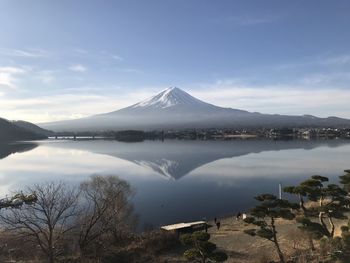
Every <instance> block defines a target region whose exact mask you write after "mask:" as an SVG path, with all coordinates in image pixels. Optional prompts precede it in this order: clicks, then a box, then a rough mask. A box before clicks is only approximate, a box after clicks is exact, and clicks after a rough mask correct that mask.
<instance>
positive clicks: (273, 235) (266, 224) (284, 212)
mask: <svg viewBox="0 0 350 263" xmlns="http://www.w3.org/2000/svg"><path fill="white" fill-rule="evenodd" d="M255 199H256V200H258V201H259V202H260V204H259V205H257V206H256V207H254V208H253V209H252V210H251V211H250V215H251V216H250V217H247V218H246V219H245V220H244V221H245V222H246V223H249V224H253V225H256V226H258V229H249V230H246V231H245V233H246V234H248V235H251V236H259V237H261V238H264V239H267V240H269V241H271V242H273V243H274V245H275V247H276V250H277V254H278V256H279V258H280V262H281V263H284V262H286V261H285V259H284V255H283V252H282V250H281V248H280V245H279V242H278V239H277V230H276V219H278V218H282V219H286V220H293V219H294V218H295V215H294V214H293V213H292V211H291V210H292V209H298V208H299V205H298V204H294V203H291V202H289V201H287V200H281V199H277V197H276V196H274V195H271V194H262V195H259V196H257V197H255Z"/></svg>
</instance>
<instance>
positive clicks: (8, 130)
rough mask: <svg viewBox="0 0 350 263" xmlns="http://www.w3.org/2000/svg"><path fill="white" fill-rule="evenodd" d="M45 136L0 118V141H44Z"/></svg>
mask: <svg viewBox="0 0 350 263" xmlns="http://www.w3.org/2000/svg"><path fill="white" fill-rule="evenodd" d="M45 138H47V136H45V135H43V134H39V133H35V132H33V131H31V130H29V129H26V128H23V127H20V126H17V125H16V124H15V123H13V122H10V121H8V120H5V119H2V118H0V141H2V142H4V141H24V140H39V139H45Z"/></svg>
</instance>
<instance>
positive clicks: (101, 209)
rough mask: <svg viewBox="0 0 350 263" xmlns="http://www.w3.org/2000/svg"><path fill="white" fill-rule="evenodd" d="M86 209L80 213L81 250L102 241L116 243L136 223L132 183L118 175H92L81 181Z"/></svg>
mask: <svg viewBox="0 0 350 263" xmlns="http://www.w3.org/2000/svg"><path fill="white" fill-rule="evenodd" d="M80 189H81V193H82V195H81V197H82V199H83V200H82V202H83V205H84V208H83V211H84V213H83V214H82V215H81V216H80V217H79V219H78V220H79V226H80V231H79V246H80V249H81V252H82V253H86V252H88V251H90V252H91V250H90V248H91V246H93V248H94V250H96V247H97V246H98V245H99V244H103V245H104V246H108V244H115V243H116V242H117V241H118V239H119V238H120V237H121V236H123V234H125V233H127V232H129V230H130V228H131V227H133V226H134V223H135V217H134V214H133V207H132V205H131V204H130V201H129V198H130V196H131V195H132V190H131V188H130V185H129V184H128V183H127V182H126V181H124V180H121V179H119V178H118V177H116V176H92V177H91V178H90V180H89V181H86V182H83V183H82V184H81V187H80Z"/></svg>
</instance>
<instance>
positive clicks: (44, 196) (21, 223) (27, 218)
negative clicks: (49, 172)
mask: <svg viewBox="0 0 350 263" xmlns="http://www.w3.org/2000/svg"><path fill="white" fill-rule="evenodd" d="M28 191H30V192H35V193H36V196H37V198H38V199H37V202H36V204H35V205H24V206H22V208H21V209H11V210H8V211H5V212H3V213H2V214H1V215H0V218H1V220H2V222H3V223H4V224H5V227H6V228H7V229H8V230H11V231H13V232H14V233H15V234H17V235H19V236H21V237H23V240H26V241H27V242H32V243H33V244H36V245H38V246H39V247H40V249H41V251H42V252H43V253H44V254H45V255H46V257H47V259H48V262H50V263H53V262H55V259H56V257H57V256H59V255H62V253H63V243H64V241H65V239H66V237H67V234H68V233H69V232H70V231H71V230H73V228H74V223H75V219H74V217H76V216H77V215H78V209H77V204H78V196H79V192H78V191H77V190H75V189H72V188H69V187H67V185H65V184H64V183H62V182H59V183H54V182H50V183H44V184H39V185H35V186H34V187H31V188H29V189H28Z"/></svg>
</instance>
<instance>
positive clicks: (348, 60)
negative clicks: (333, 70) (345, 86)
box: [320, 54, 350, 66]
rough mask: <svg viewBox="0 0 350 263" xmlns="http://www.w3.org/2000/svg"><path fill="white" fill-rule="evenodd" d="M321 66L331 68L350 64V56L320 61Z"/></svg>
mask: <svg viewBox="0 0 350 263" xmlns="http://www.w3.org/2000/svg"><path fill="white" fill-rule="evenodd" d="M320 64H323V65H329V66H332V65H344V64H350V55H348V54H344V55H340V56H335V57H330V58H327V59H324V60H322V61H320Z"/></svg>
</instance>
